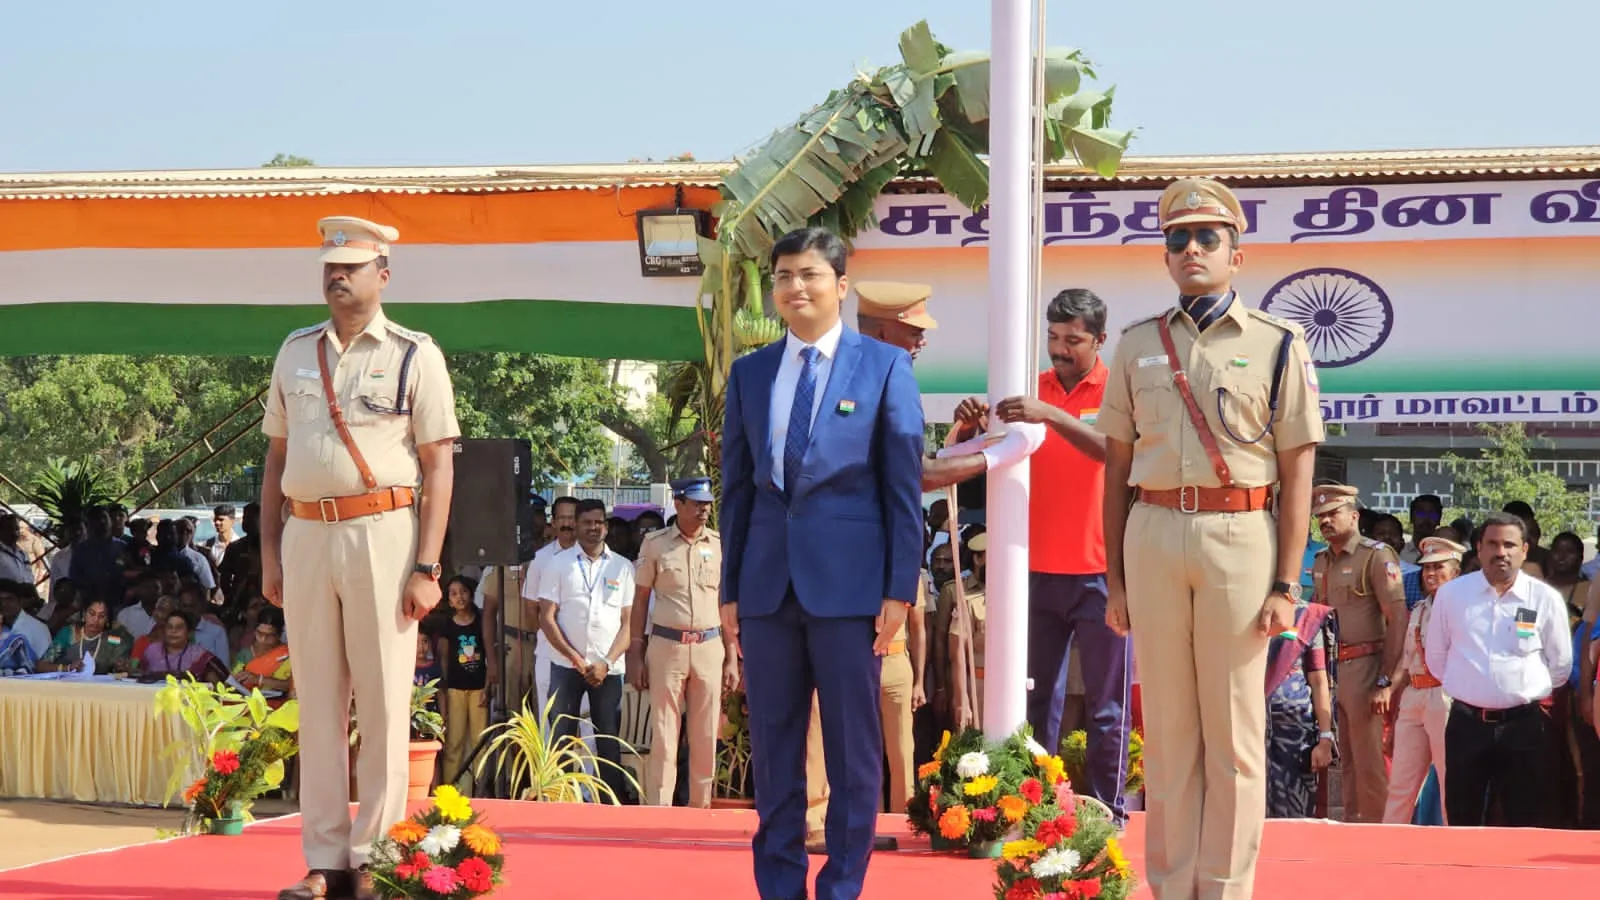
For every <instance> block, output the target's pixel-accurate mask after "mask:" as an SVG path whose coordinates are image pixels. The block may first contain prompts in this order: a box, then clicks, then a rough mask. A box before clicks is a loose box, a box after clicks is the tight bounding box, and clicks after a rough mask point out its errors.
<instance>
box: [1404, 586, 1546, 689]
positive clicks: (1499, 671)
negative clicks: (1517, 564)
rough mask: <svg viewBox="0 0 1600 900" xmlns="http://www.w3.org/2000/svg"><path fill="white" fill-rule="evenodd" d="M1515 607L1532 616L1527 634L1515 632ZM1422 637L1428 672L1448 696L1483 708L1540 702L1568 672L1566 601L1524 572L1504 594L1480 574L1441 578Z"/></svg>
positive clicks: (1516, 611)
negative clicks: (1424, 633)
mask: <svg viewBox="0 0 1600 900" xmlns="http://www.w3.org/2000/svg"><path fill="white" fill-rule="evenodd" d="M1519 610H1528V611H1531V612H1532V613H1533V615H1534V617H1535V618H1534V623H1533V628H1532V630H1531V632H1529V633H1526V634H1519V633H1518V629H1517V613H1518V611H1519ZM1426 634H1427V637H1426V638H1425V639H1424V641H1423V644H1424V652H1425V654H1426V656H1427V661H1428V670H1429V671H1431V672H1432V673H1433V674H1434V677H1436V678H1438V679H1439V680H1440V681H1442V682H1444V690H1445V693H1447V694H1449V695H1450V696H1451V697H1454V698H1455V699H1457V700H1461V701H1464V702H1466V703H1470V704H1471V705H1473V706H1477V707H1481V708H1483V709H1510V708H1511V707H1514V706H1521V705H1523V704H1524V703H1532V702H1534V701H1536V700H1543V699H1544V698H1546V697H1548V696H1550V694H1551V693H1552V692H1553V691H1554V690H1555V689H1556V688H1558V687H1561V686H1562V685H1563V684H1565V683H1566V682H1567V679H1568V678H1569V677H1570V676H1571V674H1572V635H1571V634H1570V633H1568V631H1567V608H1566V602H1565V601H1563V600H1562V599H1561V595H1560V594H1558V593H1556V590H1555V588H1552V587H1550V586H1549V585H1547V584H1545V583H1544V582H1542V581H1539V580H1538V579H1536V578H1532V577H1530V576H1528V575H1526V574H1524V573H1521V572H1518V573H1517V578H1516V581H1513V582H1512V583H1511V589H1510V590H1508V591H1506V593H1505V595H1504V596H1501V595H1500V594H1499V592H1497V591H1496V590H1495V589H1494V588H1493V587H1492V586H1490V584H1489V580H1488V578H1486V577H1484V574H1483V573H1482V572H1473V573H1472V574H1470V575H1463V576H1461V577H1460V578H1457V579H1454V580H1452V581H1448V582H1445V583H1444V584H1443V585H1441V586H1440V587H1439V591H1438V593H1437V594H1436V595H1435V596H1434V599H1433V615H1432V616H1431V617H1430V618H1429V621H1428V629H1427V632H1426Z"/></svg>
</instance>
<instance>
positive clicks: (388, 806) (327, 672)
mask: <svg viewBox="0 0 1600 900" xmlns="http://www.w3.org/2000/svg"><path fill="white" fill-rule="evenodd" d="M416 553H417V516H416V512H415V510H414V509H406V510H397V511H395V512H388V513H381V514H379V515H376V516H364V517H362V518H359V519H349V520H346V521H343V522H337V523H334V524H324V523H322V522H317V521H310V520H306V519H295V518H291V519H289V521H288V522H287V523H286V524H285V525H284V529H283V613H284V620H285V625H286V630H287V631H288V637H289V646H291V647H293V648H294V678H295V684H296V685H297V686H298V687H299V691H298V692H297V693H298V695H299V698H300V814H301V831H300V842H301V846H302V848H303V849H304V851H305V857H306V863H307V865H308V866H309V867H310V868H313V869H344V868H355V867H357V866H360V865H363V864H365V863H366V861H367V856H368V854H369V853H370V852H371V849H372V842H373V841H375V840H377V839H378V838H379V837H381V836H382V835H383V833H384V831H385V830H386V829H387V828H388V827H389V826H390V825H393V824H394V823H396V822H398V821H400V820H401V819H404V818H405V817H406V782H407V781H408V780H409V776H408V771H409V766H408V762H407V758H408V754H407V749H408V747H409V745H410V742H411V723H410V719H411V679H412V676H413V674H414V673H415V671H416V662H417V623H416V620H414V619H411V618H409V617H407V616H406V614H405V611H404V609H403V605H402V601H401V598H402V595H403V593H404V591H405V586H406V582H407V581H408V580H409V579H410V578H411V568H412V565H413V563H415V561H416ZM352 692H353V693H354V699H355V712H356V719H357V721H358V722H359V723H360V728H361V750H360V755H359V756H358V757H357V760H356V790H357V793H358V794H359V796H358V797H357V798H351V797H350V773H349V769H350V763H349V760H350V749H349V748H350V745H349V740H350V701H351V696H352ZM351 799H357V800H359V801H360V804H361V807H360V810H359V811H358V812H357V814H356V818H355V822H354V824H352V823H351V821H350V800H351Z"/></svg>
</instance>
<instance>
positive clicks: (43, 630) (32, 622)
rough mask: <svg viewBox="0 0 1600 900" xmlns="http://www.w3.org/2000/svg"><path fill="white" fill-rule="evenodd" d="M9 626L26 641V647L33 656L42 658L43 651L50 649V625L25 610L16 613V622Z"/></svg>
mask: <svg viewBox="0 0 1600 900" xmlns="http://www.w3.org/2000/svg"><path fill="white" fill-rule="evenodd" d="M11 627H12V630H14V631H16V633H17V634H20V635H22V638H23V640H25V641H27V642H28V649H30V650H32V651H33V655H34V656H37V657H41V658H42V657H43V656H44V654H45V651H46V650H49V649H50V627H49V626H48V625H46V624H44V623H43V622H41V621H39V620H38V619H35V618H34V617H33V616H31V615H28V614H27V613H25V612H22V613H18V614H17V624H15V625H13V626H11Z"/></svg>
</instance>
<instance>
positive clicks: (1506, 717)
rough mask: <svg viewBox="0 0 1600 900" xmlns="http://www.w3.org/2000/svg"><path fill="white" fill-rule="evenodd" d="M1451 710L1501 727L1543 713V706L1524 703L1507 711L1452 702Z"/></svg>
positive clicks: (1457, 701) (1458, 701)
mask: <svg viewBox="0 0 1600 900" xmlns="http://www.w3.org/2000/svg"><path fill="white" fill-rule="evenodd" d="M1451 708H1452V709H1459V710H1461V711H1462V712H1464V713H1466V714H1467V715H1469V716H1471V717H1472V718H1474V719H1477V720H1478V721H1479V722H1482V723H1484V724H1485V725H1499V724H1501V723H1503V722H1509V721H1511V720H1512V719H1520V718H1522V717H1523V716H1526V715H1530V714H1533V713H1538V712H1541V711H1542V710H1543V705H1542V704H1540V703H1539V702H1537V701H1535V702H1533V703H1524V704H1522V705H1520V706H1512V707H1508V708H1506V709H1484V708H1483V707H1481V706H1473V705H1472V704H1471V703H1465V702H1463V701H1460V700H1454V701H1452V704H1451Z"/></svg>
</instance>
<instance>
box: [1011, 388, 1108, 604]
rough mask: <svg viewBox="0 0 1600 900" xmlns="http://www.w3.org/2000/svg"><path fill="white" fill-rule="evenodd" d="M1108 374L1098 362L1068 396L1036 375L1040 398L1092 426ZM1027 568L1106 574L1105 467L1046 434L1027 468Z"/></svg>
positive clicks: (1060, 437) (1062, 390) (1072, 573)
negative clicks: (1103, 510)
mask: <svg viewBox="0 0 1600 900" xmlns="http://www.w3.org/2000/svg"><path fill="white" fill-rule="evenodd" d="M1106 376H1107V370H1106V366H1105V363H1103V362H1101V361H1100V360H1099V359H1098V358H1097V359H1096V360H1095V361H1094V367H1093V368H1091V369H1090V370H1089V374H1087V375H1085V376H1083V380H1082V381H1080V382H1078V384H1077V386H1076V387H1074V388H1073V389H1072V390H1071V391H1070V392H1068V391H1067V390H1066V389H1065V388H1063V387H1062V386H1061V381H1060V380H1059V379H1058V378H1056V373H1055V372H1054V371H1052V370H1050V369H1046V370H1045V371H1044V372H1042V373H1040V375H1039V399H1040V400H1043V401H1044V402H1046V403H1048V404H1050V405H1051V406H1054V407H1057V408H1058V409H1063V410H1066V411H1067V412H1068V413H1070V414H1071V415H1073V416H1076V417H1078V418H1079V419H1082V420H1083V423H1084V424H1085V425H1088V426H1090V427H1091V428H1092V427H1093V426H1094V422H1095V417H1096V416H1097V415H1099V413H1100V401H1101V399H1102V398H1103V397H1105V395H1106ZM1029 468H1030V472H1031V475H1030V478H1031V481H1030V486H1029V489H1028V544H1029V547H1028V550H1029V553H1028V556H1029V560H1028V568H1029V569H1031V570H1032V571H1034V572H1048V573H1050V574H1053V575H1099V574H1101V573H1103V572H1105V570H1106V535H1105V525H1104V522H1103V521H1102V519H1101V505H1102V503H1103V501H1104V499H1105V493H1106V467H1105V463H1102V462H1097V461H1095V460H1093V459H1090V458H1089V457H1087V456H1085V455H1084V454H1083V453H1082V452H1080V451H1079V450H1078V449H1077V448H1076V447H1074V446H1072V445H1071V444H1069V443H1067V439H1066V438H1063V437H1062V436H1061V435H1059V434H1056V433H1055V431H1054V430H1053V429H1052V430H1049V431H1047V432H1046V434H1045V438H1044V444H1043V445H1042V446H1040V447H1039V449H1038V450H1037V451H1035V452H1034V454H1033V457H1032V460H1031V463H1030V467H1029Z"/></svg>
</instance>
